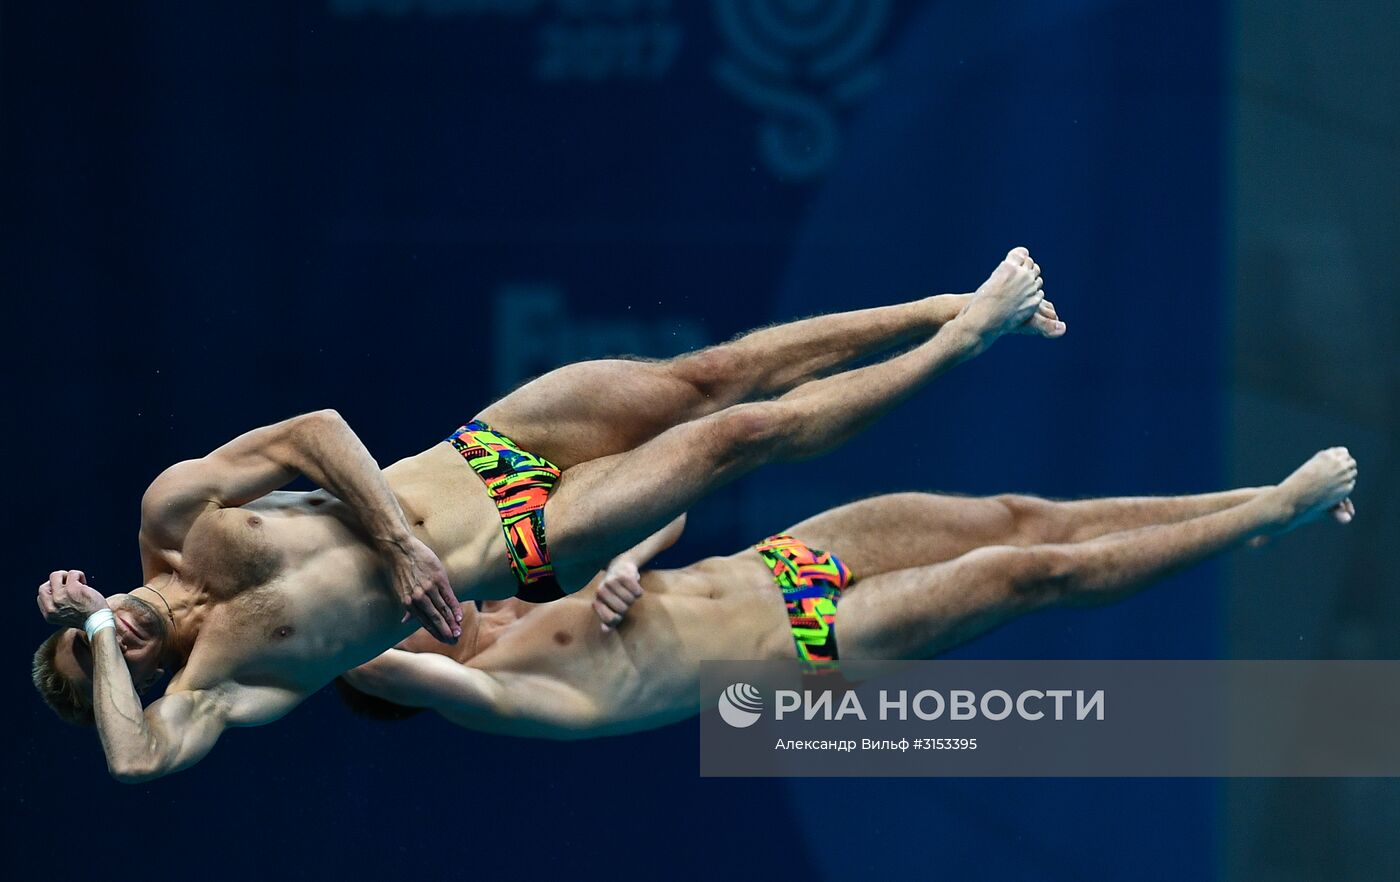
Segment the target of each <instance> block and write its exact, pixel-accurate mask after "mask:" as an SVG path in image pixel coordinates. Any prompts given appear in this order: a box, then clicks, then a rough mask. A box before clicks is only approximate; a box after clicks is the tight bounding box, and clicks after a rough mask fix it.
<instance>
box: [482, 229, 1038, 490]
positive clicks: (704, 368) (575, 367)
mask: <svg viewBox="0 0 1400 882" xmlns="http://www.w3.org/2000/svg"><path fill="white" fill-rule="evenodd" d="M1003 264H1006V265H1014V266H1016V267H1024V268H1029V269H1030V270H1031V271H1032V272H1033V273H1035V274H1037V275H1038V273H1039V267H1037V266H1035V263H1034V261H1032V260H1031V258H1030V256H1029V254H1028V253H1026V251H1025V249H1023V248H1018V249H1015V250H1013V251H1012V252H1011V253H1010V254H1008V255H1007V257H1006V260H1005V261H1003ZM999 268H1000V267H999ZM995 275H996V274H995V273H994V276H995ZM990 283H991V280H990V279H989V280H988V283H986V284H990ZM984 287H985V284H984ZM979 290H980V289H979ZM973 297H975V294H973V295H964V294H941V295H937V296H934V297H926V298H923V299H921V300H916V301H912V302H910V303H902V304H897V305H894V306H881V307H875V308H872V309H860V310H854V311H852V312H843V313H835V314H831V315H823V316H816V317H813V318H808V319H802V320H799V321H794V322H788V323H786V324H780V325H773V326H771V327H768V328H763V329H760V330H757V331H753V332H750V333H748V334H745V335H744V336H742V337H739V338H737V339H735V340H733V341H731V342H729V343H723V344H720V345H718V346H711V347H709V348H707V349H702V350H699V351H698V352H692V353H687V354H685V355H680V356H677V357H675V358H672V359H668V360H665V361H645V360H628V359H603V360H597V361H586V362H579V363H576V364H571V365H565V366H564V367H561V368H558V369H557V370H554V371H550V372H549V373H547V374H545V375H543V376H541V377H539V378H538V379H535V380H533V381H531V382H529V383H527V384H526V385H524V386H522V387H521V388H519V389H517V390H516V391H514V392H512V393H510V394H509V395H507V396H505V397H504V398H502V399H501V400H499V401H497V402H496V403H494V404H492V405H491V406H489V407H487V408H486V409H485V410H483V411H482V412H481V413H480V414H479V415H478V419H481V420H483V421H485V422H486V423H488V424H490V425H491V426H492V427H494V428H496V429H498V430H499V431H501V432H502V433H504V434H506V435H508V436H510V437H511V438H512V439H513V440H514V441H515V442H516V443H518V444H519V445H520V446H521V447H523V448H525V449H526V450H529V451H531V452H533V453H537V454H539V455H540V456H543V457H545V458H547V459H550V460H552V461H554V462H555V463H556V464H558V465H559V466H561V467H562V468H569V467H570V466H573V465H577V464H578V463H581V462H587V461H589V460H593V459H598V458H600V457H603V456H608V455H611V454H616V453H621V452H623V451H626V450H631V449H633V448H635V447H637V446H638V445H640V444H642V443H643V442H645V441H648V440H650V439H651V438H654V437H656V436H657V435H659V434H660V433H661V432H663V431H665V430H666V429H669V428H671V427H672V426H675V425H678V424H680V423H683V422H687V421H689V420H694V419H698V418H700V417H703V416H707V415H709V414H712V413H715V412H717V411H719V410H722V409H724V408H726V407H729V406H731V405H734V404H738V403H741V402H745V401H755V400H760V399H765V398H771V397H773V396H775V395H781V394H783V393H785V392H787V391H789V390H791V389H793V388H795V387H797V386H800V385H801V384H803V383H806V382H808V381H810V380H812V379H814V378H816V377H819V376H822V375H825V374H827V373H828V372H830V371H832V370H836V369H839V368H841V367H843V366H846V365H850V364H851V363H853V362H856V361H860V360H862V359H865V358H868V357H870V356H872V355H876V354H878V353H881V352H884V351H886V350H889V349H892V348H895V347H899V346H904V345H907V344H909V343H913V342H915V341H918V340H923V339H925V338H927V337H929V336H930V335H932V334H934V333H936V332H937V331H938V329H939V328H940V327H942V326H943V325H945V324H947V323H948V322H950V321H952V320H953V319H954V318H956V317H957V315H958V314H959V313H960V312H961V311H962V309H963V308H964V307H966V306H967V305H968V304H969V303H970V302H971V299H972V298H973ZM1016 330H1018V331H1025V332H1031V333H1038V334H1041V335H1043V336H1059V334H1061V333H1063V325H1062V324H1060V323H1058V317H1057V316H1056V315H1055V311H1054V307H1053V306H1050V305H1049V304H1047V303H1042V304H1041V306H1040V308H1039V310H1037V311H1036V312H1035V313H1034V314H1032V315H1031V316H1030V317H1029V318H1028V319H1027V320H1026V322H1025V324H1024V326H1023V327H1019V328H1017V329H1016Z"/></svg>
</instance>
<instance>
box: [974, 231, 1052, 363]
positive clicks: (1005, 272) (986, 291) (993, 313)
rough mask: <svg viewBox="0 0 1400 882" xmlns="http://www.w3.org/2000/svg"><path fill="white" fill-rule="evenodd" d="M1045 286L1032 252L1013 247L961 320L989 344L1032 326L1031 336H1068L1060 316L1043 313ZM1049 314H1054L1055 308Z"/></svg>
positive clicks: (978, 291)
mask: <svg viewBox="0 0 1400 882" xmlns="http://www.w3.org/2000/svg"><path fill="white" fill-rule="evenodd" d="M1042 285H1043V282H1042V281H1041V278H1040V267H1039V266H1037V265H1036V262H1035V261H1034V260H1032V259H1031V255H1030V252H1029V251H1027V250H1026V249H1025V248H1013V249H1011V251H1010V252H1009V253H1008V254H1007V255H1006V259H1005V260H1003V261H1002V262H1001V263H999V264H997V268H996V269H995V270H993V271H992V274H991V276H990V277H988V279H987V281H985V282H983V283H982V284H981V286H980V287H978V289H977V291H976V292H974V294H973V296H972V299H971V300H969V301H968V303H967V306H966V307H964V308H963V311H962V312H961V313H960V314H959V316H958V320H959V321H962V322H965V323H966V326H967V327H968V328H970V329H971V330H972V331H973V332H974V333H976V334H978V335H979V336H980V337H981V338H982V339H983V340H984V341H986V342H989V343H990V342H991V341H992V340H995V339H996V338H997V337H1000V336H1001V335H1002V334H1008V333H1013V332H1017V331H1019V330H1020V329H1021V328H1022V327H1023V326H1026V325H1029V326H1030V329H1029V330H1028V331H1027V333H1039V334H1043V335H1044V336H1059V335H1060V334H1063V333H1064V323H1063V322H1060V321H1059V318H1058V316H1056V317H1055V318H1050V317H1049V315H1047V316H1044V317H1042V316H1041V314H1040V307H1041V306H1042V304H1043V303H1044V301H1045V293H1044V291H1043V290H1042ZM1049 313H1050V314H1051V315H1053V314H1054V307H1053V306H1051V307H1050V308H1049Z"/></svg>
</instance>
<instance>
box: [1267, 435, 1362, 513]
mask: <svg viewBox="0 0 1400 882" xmlns="http://www.w3.org/2000/svg"><path fill="white" fill-rule="evenodd" d="M1355 487H1356V460H1354V459H1352V457H1351V454H1350V453H1349V452H1347V449H1346V448H1345V447H1330V448H1328V449H1327V450H1322V451H1319V452H1317V453H1315V454H1313V457H1312V459H1309V460H1308V461H1307V462H1305V463H1303V464H1302V465H1301V466H1299V467H1298V468H1297V470H1295V471H1294V472H1293V474H1291V475H1289V476H1288V477H1287V478H1285V479H1284V481H1283V483H1282V484H1279V485H1278V486H1277V487H1275V488H1274V489H1273V490H1271V491H1270V493H1269V495H1270V496H1274V497H1276V501H1277V502H1278V503H1279V505H1280V507H1281V509H1280V518H1279V527H1278V530H1277V532H1280V533H1286V532H1288V531H1289V530H1293V529H1296V528H1298V527H1301V526H1302V525H1303V524H1306V523H1309V522H1311V521H1315V520H1317V519H1318V518H1320V517H1322V516H1323V514H1324V513H1326V512H1331V513H1332V516H1333V518H1335V519H1336V520H1337V521H1338V522H1339V523H1343V524H1345V523H1349V522H1350V521H1351V519H1352V517H1353V516H1355V514H1356V507H1355V506H1354V505H1352V502H1351V500H1350V499H1348V498H1347V497H1348V496H1349V495H1350V494H1351V491H1352V489H1353V488H1355Z"/></svg>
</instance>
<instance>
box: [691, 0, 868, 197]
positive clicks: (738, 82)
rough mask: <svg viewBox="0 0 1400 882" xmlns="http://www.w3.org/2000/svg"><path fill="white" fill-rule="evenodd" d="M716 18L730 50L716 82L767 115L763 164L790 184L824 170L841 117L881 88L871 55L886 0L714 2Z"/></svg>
mask: <svg viewBox="0 0 1400 882" xmlns="http://www.w3.org/2000/svg"><path fill="white" fill-rule="evenodd" d="M715 16H716V19H717V21H718V24H719V29H720V33H721V34H723V35H724V39H725V42H726V43H727V44H728V48H729V54H728V55H727V56H725V57H724V58H721V59H720V60H719V61H718V62H717V63H716V64H715V76H716V78H718V79H719V81H720V82H721V83H722V84H724V86H725V88H727V89H729V90H730V91H731V92H733V93H734V94H735V95H737V96H739V98H740V99H741V100H742V101H744V102H745V103H747V104H749V105H750V106H752V107H753V108H755V109H756V110H758V111H759V112H761V113H762V114H763V115H764V119H763V123H762V124H761V125H760V127H759V131H758V149H759V154H760V155H761V156H762V157H763V161H764V164H766V165H767V166H768V168H769V169H770V170H772V171H773V172H774V173H776V174H777V175H778V176H779V177H781V178H785V179H787V180H792V181H801V180H806V179H808V178H811V177H813V176H815V175H817V174H820V173H821V172H824V171H826V170H827V168H828V167H830V165H831V163H832V160H833V159H834V158H835V156H836V150H837V147H838V146H839V143H838V142H839V140H840V132H839V129H838V127H837V123H836V111H837V110H838V109H839V108H842V107H845V106H848V105H851V104H854V103H855V102H856V101H858V100H860V99H861V98H863V97H865V95H866V94H867V93H868V92H869V91H870V90H871V89H872V88H873V87H874V86H875V84H876V83H877V82H878V81H879V71H878V69H877V67H876V66H875V64H873V63H872V62H871V61H870V57H869V56H870V53H871V51H872V50H873V49H874V48H875V45H876V43H877V42H879V39H880V37H881V36H882V35H883V33H884V30H885V25H886V23H887V21H888V19H889V2H888V0H815V2H807V3H792V2H788V0H717V2H716V3H715Z"/></svg>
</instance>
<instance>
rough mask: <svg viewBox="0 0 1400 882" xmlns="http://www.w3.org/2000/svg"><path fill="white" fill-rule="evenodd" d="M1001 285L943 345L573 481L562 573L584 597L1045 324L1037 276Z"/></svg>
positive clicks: (701, 425) (813, 385)
mask: <svg viewBox="0 0 1400 882" xmlns="http://www.w3.org/2000/svg"><path fill="white" fill-rule="evenodd" d="M1003 266H1005V265H1003ZM992 281H994V282H995V285H992V286H984V287H983V289H979V292H978V295H977V298H975V299H974V302H973V303H971V304H970V305H969V306H968V307H967V308H966V309H965V310H964V311H963V313H962V314H961V315H959V316H958V318H956V319H954V320H953V321H952V322H950V323H948V325H946V326H945V327H944V328H943V330H942V331H940V332H939V333H938V334H936V335H935V336H934V337H933V338H931V339H929V340H927V341H925V342H924V343H921V344H920V345H918V346H916V347H915V348H913V349H911V350H909V351H908V352H905V353H903V354H901V355H897V356H895V357H894V358H891V359H889V360H888V361H884V362H880V363H879V364H873V365H868V366H866V367H861V368H856V369H855V370H850V371H846V372H844V373H840V374H835V375H833V376H830V377H824V378H822V379H820V380H813V381H811V382H809V383H804V384H803V385H801V386H798V387H797V388H795V389H793V390H792V391H790V392H788V393H786V394H785V395H783V396H781V397H780V398H777V399H775V400H773V401H764V402H755V403H749V404H738V405H735V406H733V407H730V408H726V409H725V410H722V411H720V412H718V413H715V414H711V415H710V416H707V417H702V418H701V419H698V420H692V421H690V422H686V423H682V424H681V425H679V426H676V427H674V428H672V429H669V430H667V431H665V432H663V433H662V434H660V435H658V436H657V437H656V438H654V439H652V440H651V441H649V442H647V443H645V444H643V445H642V446H640V447H638V448H637V449H635V450H631V451H628V452H626V453H622V454H617V455H614V456H610V457H606V458H604V459H600V460H594V461H592V462H586V463H583V464H581V465H579V466H577V467H575V468H573V469H570V470H569V471H567V472H565V474H564V477H563V480H562V481H561V482H560V484H559V488H558V490H557V491H556V492H555V494H554V496H553V497H552V498H551V499H550V501H549V503H548V505H547V506H546V508H545V514H546V521H547V523H548V524H549V543H550V548H551V549H552V551H553V554H554V558H555V561H556V563H558V564H559V565H560V566H562V567H565V568H569V573H570V577H569V578H568V579H565V580H564V584H565V585H566V586H576V585H577V584H578V583H579V579H580V577H583V576H591V575H592V573H591V571H588V569H587V567H588V566H589V565H591V564H597V563H599V562H601V561H606V560H608V559H610V558H611V557H612V556H613V555H615V554H617V553H618V552H621V551H623V550H625V549H627V548H630V547H631V546H633V545H635V544H636V543H637V542H639V541H641V540H642V539H643V538H645V537H646V536H648V535H650V534H651V533H654V532H655V531H656V530H657V529H659V528H660V527H661V526H662V525H663V524H665V523H666V522H668V521H669V520H671V519H672V518H674V517H676V516H677V515H678V514H680V513H681V512H683V511H685V510H687V509H688V508H689V507H690V506H691V505H692V504H694V503H695V502H696V501H697V500H698V499H700V498H701V497H703V496H704V495H705V494H707V493H709V492H711V491H712V490H714V489H715V488H716V487H719V486H721V485H723V484H725V483H727V482H728V481H730V480H733V479H734V478H736V477H738V476H739V475H742V474H744V473H745V472H748V471H751V470H752V469H754V468H757V467H758V466H760V465H763V464H765V463H770V462H780V461H789V460H796V459H804V458H807V457H811V456H816V455H818V454H821V453H825V452H827V451H829V450H832V449H834V448H836V447H838V446H839V445H841V444H843V443H845V442H846V441H847V440H849V439H850V438H851V437H852V436H853V435H855V434H856V433H858V432H860V431H861V430H863V429H864V428H866V427H867V426H868V425H870V423H872V422H874V421H875V420H876V419H877V418H878V417H879V416H880V415H881V414H883V413H884V412H885V411H887V410H889V409H890V408H891V407H893V406H894V405H895V404H897V403H899V402H900V401H903V400H904V399H905V398H907V397H908V396H910V395H912V394H913V393H914V392H915V391H916V390H917V389H919V388H920V387H921V386H922V385H923V384H924V383H926V382H928V381H929V380H931V379H933V378H934V377H936V376H938V375H939V374H941V373H943V372H944V371H946V370H948V369H949V368H951V367H952V366H953V365H955V364H957V363H959V362H961V361H963V360H965V359H968V358H971V357H972V356H974V355H976V354H977V353H979V352H981V351H983V350H984V349H986V347H987V346H989V345H990V344H991V343H992V342H993V341H994V340H995V339H996V338H997V337H998V336H1000V335H1001V334H1004V333H1007V332H1008V331H1009V330H1011V329H1012V328H1014V327H1017V326H1018V325H1020V324H1021V323H1023V322H1024V321H1026V319H1027V318H1028V317H1029V316H1030V315H1031V314H1033V313H1034V312H1035V310H1036V308H1037V306H1038V304H1039V302H1040V300H1041V295H1040V280H1039V278H1038V277H1035V276H1033V275H1032V273H1031V272H1030V271H1029V270H1028V269H1024V268H1016V267H1010V268H1009V269H1008V270H1007V271H1006V272H1005V273H1001V272H999V273H998V274H994V275H993V280H992ZM585 562H586V563H585ZM580 566H583V567H585V570H584V571H583V572H580V571H578V569H577V568H578V567H580ZM582 581H587V579H586V578H583V579H582Z"/></svg>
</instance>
